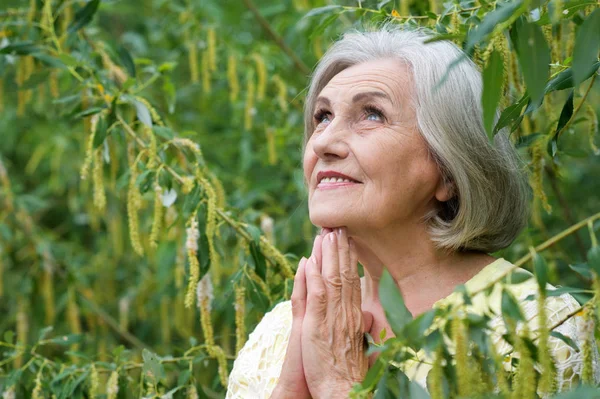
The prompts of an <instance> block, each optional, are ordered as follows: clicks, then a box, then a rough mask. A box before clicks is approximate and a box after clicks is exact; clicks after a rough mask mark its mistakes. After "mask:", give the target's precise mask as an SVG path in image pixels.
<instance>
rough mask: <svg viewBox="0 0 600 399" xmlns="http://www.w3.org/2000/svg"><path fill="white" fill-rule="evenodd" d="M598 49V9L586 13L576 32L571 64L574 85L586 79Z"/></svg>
mask: <svg viewBox="0 0 600 399" xmlns="http://www.w3.org/2000/svg"><path fill="white" fill-rule="evenodd" d="M598 50H600V9H596V10H595V11H594V12H592V13H591V14H590V15H588V17H587V18H586V19H585V21H583V23H582V24H581V26H580V27H579V30H578V32H577V38H576V39H575V47H573V66H572V68H573V81H574V82H573V83H574V84H575V85H578V84H579V83H581V82H583V81H584V80H585V79H587V73H588V68H589V66H590V65H591V64H593V63H595V62H596V61H597V60H598Z"/></svg>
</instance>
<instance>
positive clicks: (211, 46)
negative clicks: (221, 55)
mask: <svg viewBox="0 0 600 399" xmlns="http://www.w3.org/2000/svg"><path fill="white" fill-rule="evenodd" d="M206 42H207V51H208V67H209V68H210V70H211V71H212V72H215V71H216V70H217V37H216V34H215V28H208V29H207V30H206Z"/></svg>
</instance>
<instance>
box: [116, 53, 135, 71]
mask: <svg viewBox="0 0 600 399" xmlns="http://www.w3.org/2000/svg"><path fill="white" fill-rule="evenodd" d="M117 53H118V54H119V59H120V60H121V65H123V66H124V67H125V69H127V73H128V74H129V76H131V77H132V78H135V63H134V62H133V58H131V54H129V51H127V49H126V48H125V47H123V46H119V48H118V49H117Z"/></svg>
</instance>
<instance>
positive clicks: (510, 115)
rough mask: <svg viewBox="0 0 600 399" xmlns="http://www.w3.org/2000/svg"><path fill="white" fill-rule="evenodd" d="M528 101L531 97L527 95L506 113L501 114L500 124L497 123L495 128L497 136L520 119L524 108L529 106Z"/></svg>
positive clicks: (507, 109)
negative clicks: (504, 128)
mask: <svg viewBox="0 0 600 399" xmlns="http://www.w3.org/2000/svg"><path fill="white" fill-rule="evenodd" d="M528 101H529V96H528V95H525V96H523V97H522V98H521V99H520V100H519V101H518V102H516V103H514V104H512V105H510V106H509V107H507V108H506V109H505V110H504V111H502V113H501V114H500V118H499V119H498V123H496V126H495V127H494V134H496V132H498V131H499V130H500V129H502V128H503V127H505V126H508V125H509V124H511V123H512V122H513V121H515V120H517V119H519V117H520V116H521V111H522V110H523V107H524V106H525V104H527V102H528Z"/></svg>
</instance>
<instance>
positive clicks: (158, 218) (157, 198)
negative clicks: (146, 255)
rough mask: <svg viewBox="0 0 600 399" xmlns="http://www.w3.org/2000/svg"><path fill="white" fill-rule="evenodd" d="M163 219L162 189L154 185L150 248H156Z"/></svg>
mask: <svg viewBox="0 0 600 399" xmlns="http://www.w3.org/2000/svg"><path fill="white" fill-rule="evenodd" d="M162 219H163V204H162V188H161V187H160V185H158V184H155V185H154V219H153V221H152V231H151V232H150V246H151V247H152V248H157V247H158V235H159V233H160V229H161V228H162Z"/></svg>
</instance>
